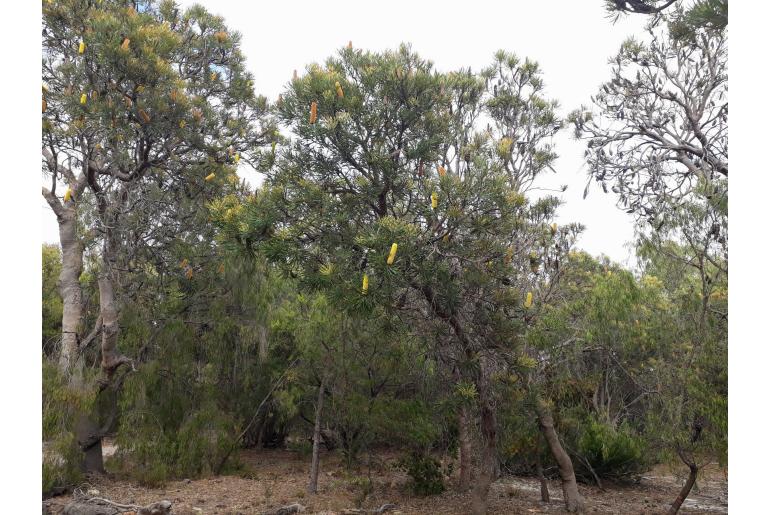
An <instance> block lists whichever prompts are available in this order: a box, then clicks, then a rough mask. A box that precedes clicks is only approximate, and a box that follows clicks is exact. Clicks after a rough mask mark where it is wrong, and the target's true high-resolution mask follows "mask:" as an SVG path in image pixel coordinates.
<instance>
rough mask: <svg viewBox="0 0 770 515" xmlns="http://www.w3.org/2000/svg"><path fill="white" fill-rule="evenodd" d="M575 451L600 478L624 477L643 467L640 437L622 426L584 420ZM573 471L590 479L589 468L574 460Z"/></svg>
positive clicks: (643, 451)
mask: <svg viewBox="0 0 770 515" xmlns="http://www.w3.org/2000/svg"><path fill="white" fill-rule="evenodd" d="M578 453H579V454H580V455H581V456H582V457H583V458H585V459H586V460H587V461H588V463H590V464H591V468H593V470H594V472H596V475H598V476H599V477H600V478H608V479H626V478H629V477H630V476H632V475H634V474H638V473H641V472H643V471H644V470H645V467H646V466H647V462H646V460H645V458H644V456H645V455H646V452H645V446H644V442H643V440H642V439H641V438H640V437H639V436H637V435H636V434H634V432H633V431H632V430H631V429H630V428H629V427H627V426H626V425H621V426H620V427H618V428H617V429H616V428H613V427H611V426H609V425H607V424H603V423H601V422H598V421H596V420H590V419H589V420H588V421H587V422H586V424H585V426H584V428H583V432H582V435H581V436H580V438H579V440H578ZM575 465H576V473H577V474H578V475H580V476H581V478H582V479H585V480H589V481H591V480H593V475H592V474H591V471H590V470H588V468H587V467H586V466H585V464H583V463H582V462H581V460H576V464H575Z"/></svg>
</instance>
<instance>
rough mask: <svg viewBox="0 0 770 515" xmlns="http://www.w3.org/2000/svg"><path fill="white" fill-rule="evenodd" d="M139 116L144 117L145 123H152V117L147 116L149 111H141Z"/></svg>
mask: <svg viewBox="0 0 770 515" xmlns="http://www.w3.org/2000/svg"><path fill="white" fill-rule="evenodd" d="M139 116H141V117H142V120H144V123H150V115H149V114H147V111H145V110H144V109H140V110H139Z"/></svg>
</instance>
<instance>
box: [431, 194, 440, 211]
mask: <svg viewBox="0 0 770 515" xmlns="http://www.w3.org/2000/svg"><path fill="white" fill-rule="evenodd" d="M430 207H432V208H433V209H436V208H437V207H438V195H436V192H435V191H434V192H433V193H431V194H430Z"/></svg>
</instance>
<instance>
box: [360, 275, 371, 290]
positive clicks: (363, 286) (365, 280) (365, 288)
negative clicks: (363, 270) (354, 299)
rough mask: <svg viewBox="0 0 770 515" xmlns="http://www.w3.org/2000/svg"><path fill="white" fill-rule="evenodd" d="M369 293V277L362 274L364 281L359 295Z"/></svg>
mask: <svg viewBox="0 0 770 515" xmlns="http://www.w3.org/2000/svg"><path fill="white" fill-rule="evenodd" d="M367 291H369V276H368V275H366V274H364V279H363V281H362V283H361V293H366V292H367Z"/></svg>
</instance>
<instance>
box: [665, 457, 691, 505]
mask: <svg viewBox="0 0 770 515" xmlns="http://www.w3.org/2000/svg"><path fill="white" fill-rule="evenodd" d="M688 466H689V467H690V474H689V475H688V476H687V481H685V483H684V486H683V487H682V490H681V491H680V492H679V495H677V496H676V500H674V503H673V504H672V505H671V508H669V510H668V515H676V513H677V512H678V511H679V508H681V507H682V503H683V502H684V500H685V499H687V496H688V495H690V490H692V487H693V485H694V484H695V479H696V478H697V477H698V466H697V465H695V464H688Z"/></svg>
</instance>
